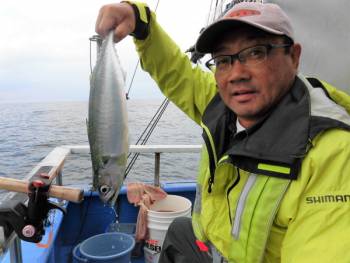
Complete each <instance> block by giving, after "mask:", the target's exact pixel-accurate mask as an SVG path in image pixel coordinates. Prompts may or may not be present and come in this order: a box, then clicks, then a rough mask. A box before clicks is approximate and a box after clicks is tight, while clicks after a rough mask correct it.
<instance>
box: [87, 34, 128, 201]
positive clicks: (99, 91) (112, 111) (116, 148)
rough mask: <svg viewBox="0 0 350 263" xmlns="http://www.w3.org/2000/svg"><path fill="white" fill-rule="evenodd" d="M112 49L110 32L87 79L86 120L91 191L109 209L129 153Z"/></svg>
mask: <svg viewBox="0 0 350 263" xmlns="http://www.w3.org/2000/svg"><path fill="white" fill-rule="evenodd" d="M114 45H115V44H114V41H113V32H110V33H109V34H108V36H106V38H105V39H103V41H102V44H101V47H100V50H99V52H98V56H97V60H96V64H95V66H94V69H93V71H92V74H91V76H90V95H89V109H88V120H87V126H88V140H89V145H90V153H91V162H92V171H93V189H94V190H97V191H98V193H99V196H100V199H101V200H102V201H103V202H104V203H105V204H108V205H110V206H112V207H113V206H114V205H115V204H116V200H117V198H118V195H119V192H120V189H121V187H122V185H123V182H124V179H125V176H124V174H125V169H126V164H127V157H128V151H129V131H128V116H127V105H126V95H125V71H124V70H123V68H122V66H121V63H120V59H119V57H118V54H117V51H116V49H115V47H114Z"/></svg>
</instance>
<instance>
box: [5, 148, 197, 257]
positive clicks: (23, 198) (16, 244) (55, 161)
mask: <svg viewBox="0 0 350 263" xmlns="http://www.w3.org/2000/svg"><path fill="white" fill-rule="evenodd" d="M201 148H202V146H201V145H130V148H129V152H130V153H142V154H154V158H155V159H154V160H155V161H154V184H155V185H160V160H161V154H162V153H198V152H200V150H201ZM88 153H90V147H89V146H88V145H65V146H61V147H56V148H55V149H53V150H52V151H51V152H50V153H49V154H48V155H47V156H46V157H45V158H44V159H43V160H42V161H41V162H39V163H38V164H37V165H36V166H35V167H34V168H33V170H32V171H31V172H30V173H28V175H27V176H25V177H24V180H26V181H30V180H31V179H32V178H33V177H35V176H36V175H37V173H38V172H40V171H42V169H43V168H45V169H46V170H47V171H48V174H49V175H52V174H55V178H56V179H55V180H56V184H57V185H62V169H63V165H64V162H65V160H66V158H67V156H68V155H70V154H88ZM27 199H28V195H26V194H23V193H17V192H10V193H8V194H6V195H5V197H4V198H3V199H2V200H1V201H0V208H1V207H4V206H6V202H7V201H10V200H19V201H20V202H22V203H25V202H27ZM7 252H9V253H10V261H11V262H14V263H21V262H23V258H22V249H21V242H20V239H19V238H18V237H17V235H16V233H14V232H13V233H12V234H11V235H9V236H8V237H5V235H4V229H3V227H2V226H0V261H2V259H3V256H4V255H5V253H7Z"/></svg>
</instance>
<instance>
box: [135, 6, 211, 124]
mask: <svg viewBox="0 0 350 263" xmlns="http://www.w3.org/2000/svg"><path fill="white" fill-rule="evenodd" d="M149 26H150V28H149V35H148V37H147V38H146V39H145V40H137V39H134V41H135V44H136V49H137V52H138V54H139V56H140V61H141V67H142V69H143V70H145V71H147V72H148V73H149V74H150V75H151V77H152V78H153V79H154V80H155V81H156V83H157V84H158V86H159V88H160V89H161V91H162V92H163V94H164V95H165V96H166V97H168V98H169V99H170V100H171V101H172V102H173V103H174V104H175V105H177V106H178V107H179V108H180V109H181V110H182V111H184V112H185V113H186V114H187V115H188V116H189V117H190V118H191V119H193V120H194V121H195V122H196V123H198V124H199V123H200V121H201V116H202V114H203V111H204V109H205V107H206V106H207V104H208V103H209V101H210V100H211V99H212V98H213V97H214V95H215V94H216V92H217V90H216V84H215V79H214V77H213V74H212V73H210V72H205V71H204V70H202V69H201V68H200V67H198V66H193V65H192V63H191V62H190V60H189V58H188V57H187V56H186V55H185V54H184V53H183V52H182V51H181V50H180V48H179V47H178V46H177V45H176V44H175V43H174V42H173V40H172V39H171V38H170V37H169V36H168V35H167V33H166V32H165V31H164V30H163V29H162V28H161V27H160V25H159V24H158V23H157V21H156V16H155V14H154V13H153V12H151V19H150V24H149Z"/></svg>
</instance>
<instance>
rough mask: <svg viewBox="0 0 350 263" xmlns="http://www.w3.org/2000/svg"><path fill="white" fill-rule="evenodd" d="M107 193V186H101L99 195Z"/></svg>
mask: <svg viewBox="0 0 350 263" xmlns="http://www.w3.org/2000/svg"><path fill="white" fill-rule="evenodd" d="M108 191H109V187H108V186H107V185H102V186H101V187H100V192H101V193H103V194H105V193H107V192H108Z"/></svg>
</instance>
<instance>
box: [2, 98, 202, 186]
mask: <svg viewBox="0 0 350 263" xmlns="http://www.w3.org/2000/svg"><path fill="white" fill-rule="evenodd" d="M161 102H162V101H161V100H159V101H141V100H129V101H128V102H127V104H128V117H129V133H130V143H131V144H135V143H136V141H137V139H138V138H139V136H140V135H141V133H142V131H143V130H144V129H145V127H146V126H147V124H148V122H149V121H150V120H151V118H152V117H153V115H154V114H155V113H156V111H157V109H158V107H159V106H160V105H161ZM87 115H88V103H87V102H51V103H44V102H41V103H0V176H2V177H10V178H16V179H22V178H23V177H24V176H26V175H27V174H28V173H29V172H30V171H31V170H32V169H33V168H34V166H35V165H36V164H37V163H38V162H40V161H41V160H42V159H43V158H44V157H45V156H46V155H47V154H48V153H49V152H50V151H52V150H53V149H54V148H55V147H58V146H61V145H88V137H87V128H86V118H87ZM201 143H202V139H201V128H200V127H199V126H198V125H197V124H196V123H194V122H193V121H192V120H190V119H189V118H188V117H187V116H186V115H185V114H184V113H182V112H181V111H180V110H179V109H178V108H177V107H176V106H174V105H173V104H171V103H170V104H169V106H168V108H167V110H166V111H165V113H164V115H163V117H162V118H161V120H160V121H159V123H158V125H157V127H156V128H155V130H154V132H153V134H152V135H151V137H150V138H149V141H148V142H147V144H150V145H152V144H153V145H154V144H157V145H158V144H201ZM198 162H199V153H186V154H185V153H181V154H170V153H169V154H166V153H164V154H161V165H160V175H161V180H164V181H179V180H180V181H181V180H183V181H184V180H189V179H195V177H196V170H197V167H198ZM153 175H154V155H152V154H142V155H140V156H139V158H138V160H137V161H136V163H135V165H134V167H133V169H132V170H131V172H130V173H129V175H128V178H127V180H129V181H152V180H153ZM91 183H92V170H91V160H90V155H89V154H74V155H70V156H69V157H68V158H67V160H66V162H65V165H64V170H63V184H64V185H80V184H91Z"/></svg>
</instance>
